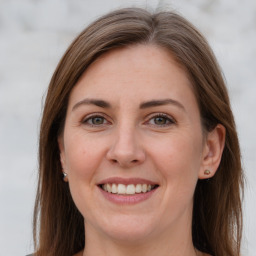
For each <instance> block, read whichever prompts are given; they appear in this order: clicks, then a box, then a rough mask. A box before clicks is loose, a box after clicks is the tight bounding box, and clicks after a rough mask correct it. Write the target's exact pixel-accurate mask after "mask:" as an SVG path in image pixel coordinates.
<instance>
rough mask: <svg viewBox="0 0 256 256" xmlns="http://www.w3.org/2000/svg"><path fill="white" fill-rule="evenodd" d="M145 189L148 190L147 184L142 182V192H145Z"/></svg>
mask: <svg viewBox="0 0 256 256" xmlns="http://www.w3.org/2000/svg"><path fill="white" fill-rule="evenodd" d="M147 190H148V186H147V184H143V185H142V192H143V193H146V192H147Z"/></svg>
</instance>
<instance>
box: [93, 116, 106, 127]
mask: <svg viewBox="0 0 256 256" xmlns="http://www.w3.org/2000/svg"><path fill="white" fill-rule="evenodd" d="M91 124H93V125H101V124H104V118H103V117H100V116H96V117H92V118H91Z"/></svg>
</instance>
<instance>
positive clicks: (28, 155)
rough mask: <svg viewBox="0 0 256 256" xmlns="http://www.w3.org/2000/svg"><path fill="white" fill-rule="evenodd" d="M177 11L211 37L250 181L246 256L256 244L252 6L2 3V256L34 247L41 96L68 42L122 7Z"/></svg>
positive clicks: (189, 1) (255, 15)
mask: <svg viewBox="0 0 256 256" xmlns="http://www.w3.org/2000/svg"><path fill="white" fill-rule="evenodd" d="M131 5H135V6H142V7H150V8H151V9H155V8H156V7H157V6H162V7H169V8H171V9H175V10H177V11H178V12H180V13H182V14H183V15H184V16H185V17H187V18H188V19H189V20H190V21H192V23H194V24H195V25H196V26H197V27H198V28H199V29H200V30H201V31H202V32H203V34H205V35H206V37H207V38H208V40H209V42H210V44H211V46H212V47H213V49H214V51H215V54H216V55H217V58H218V60H219V62H220V65H221V67H222V68H223V71H224V73H225V77H226V80H227V84H228V88H229V91H230V96H231V101H232V106H233V110H234V114H235V118H236V121H237V126H238V131H239V136H240V141H241V148H242V153H243V164H244V169H245V173H246V176H247V186H246V193H245V203H244V209H245V230H244V243H243V253H244V255H247V256H255V251H256V243H255V235H256V221H255V216H256V206H255V196H256V188H255V186H256V172H255V166H256V135H255V134H256V133H255V127H256V115H255V110H256V85H255V80H256V79H255V76H256V75H255V73H256V1H255V0H244V1H239V0H222V1H220V0H179V1H178V0H176V1H175V0H173V1H171V0H166V1H160V0H159V1H153V0H152V1H145V0H144V1H142V0H141V1H139V0H138V1H135V0H134V1H131V0H106V1H103V0H94V1H89V0H0V205H1V206H0V207H1V208H0V248H1V249H0V255H25V254H26V253H29V252H31V251H32V250H33V248H32V235H31V233H32V226H31V219H32V211H33V210H32V208H33V202H34V196H35V186H36V177H37V144H38V138H37V137H38V130H39V128H38V127H39V120H40V116H41V109H42V102H43V101H42V97H43V95H44V94H45V91H46V88H47V85H48V83H49V80H50V77H51V75H52V73H53V71H54V68H55V66H56V65H57V63H58V60H59V59H60V57H61V56H62V54H63V53H64V51H65V49H66V48H67V46H68V45H69V44H70V42H71V41H72V40H73V38H74V37H75V36H76V35H77V34H78V33H79V32H80V31H81V30H82V29H83V28H84V27H85V25H87V24H88V23H89V22H90V21H92V20H94V19H95V18H96V17H98V16H99V15H101V14H103V13H105V12H107V11H109V10H112V9H115V8H118V7H126V6H131Z"/></svg>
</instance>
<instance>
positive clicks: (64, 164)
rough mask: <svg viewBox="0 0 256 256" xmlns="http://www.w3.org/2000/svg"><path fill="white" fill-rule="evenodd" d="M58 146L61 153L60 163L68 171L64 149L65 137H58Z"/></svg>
mask: <svg viewBox="0 0 256 256" xmlns="http://www.w3.org/2000/svg"><path fill="white" fill-rule="evenodd" d="M58 145H59V151H60V162H61V166H62V169H63V170H66V161H65V149H64V141H63V136H59V137H58Z"/></svg>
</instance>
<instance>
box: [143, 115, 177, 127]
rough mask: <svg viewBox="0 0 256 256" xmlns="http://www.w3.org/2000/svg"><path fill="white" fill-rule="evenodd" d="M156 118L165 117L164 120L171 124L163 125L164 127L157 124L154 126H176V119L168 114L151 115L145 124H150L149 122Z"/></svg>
mask: <svg viewBox="0 0 256 256" xmlns="http://www.w3.org/2000/svg"><path fill="white" fill-rule="evenodd" d="M156 117H163V118H166V119H167V120H168V121H169V123H168V124H163V125H157V124H154V125H152V126H158V127H165V126H170V125H173V124H176V123H177V121H176V120H175V118H173V117H172V116H170V115H169V114H166V113H162V112H156V113H152V114H150V115H148V116H147V121H146V122H145V123H149V121H150V120H151V119H153V118H156Z"/></svg>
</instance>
